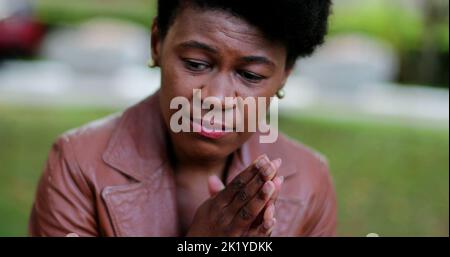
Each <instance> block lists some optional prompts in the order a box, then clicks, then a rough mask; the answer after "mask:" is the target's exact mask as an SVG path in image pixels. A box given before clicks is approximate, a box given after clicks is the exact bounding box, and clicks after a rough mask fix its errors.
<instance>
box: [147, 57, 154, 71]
mask: <svg viewBox="0 0 450 257" xmlns="http://www.w3.org/2000/svg"><path fill="white" fill-rule="evenodd" d="M147 66H148V67H149V68H151V69H153V68H155V67H156V63H155V60H153V58H150V59H149V60H148V62H147Z"/></svg>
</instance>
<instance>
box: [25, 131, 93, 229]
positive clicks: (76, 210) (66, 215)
mask: <svg viewBox="0 0 450 257" xmlns="http://www.w3.org/2000/svg"><path fill="white" fill-rule="evenodd" d="M93 197H94V196H93V193H92V190H91V189H90V187H89V184H88V182H87V180H86V179H85V178H84V177H83V174H82V173H81V170H80V167H79V166H78V164H77V162H76V158H75V156H74V153H73V151H72V150H71V147H70V141H69V139H68V137H65V136H63V137H61V138H59V139H58V140H57V142H56V143H54V144H53V147H52V149H51V151H50V154H49V157H48V161H47V164H46V167H45V169H44V173H43V175H42V177H41V179H40V182H39V185H38V189H37V193H36V199H35V202H34V205H33V208H32V212H31V217H30V221H29V234H30V235H31V236H67V235H68V234H73V233H75V234H77V235H79V236H97V234H98V233H97V228H96V218H95V208H94V202H93Z"/></svg>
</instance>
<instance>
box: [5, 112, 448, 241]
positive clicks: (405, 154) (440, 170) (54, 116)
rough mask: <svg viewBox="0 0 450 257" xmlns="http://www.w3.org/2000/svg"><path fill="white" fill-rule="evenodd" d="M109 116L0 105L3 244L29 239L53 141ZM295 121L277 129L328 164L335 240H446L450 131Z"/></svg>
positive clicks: (285, 121) (286, 119)
mask: <svg viewBox="0 0 450 257" xmlns="http://www.w3.org/2000/svg"><path fill="white" fill-rule="evenodd" d="M109 113H111V111H110V110H92V109H87V108H86V109H77V108H64V109H46V108H24V107H11V106H1V105H0V236H10V235H12V236H22V235H26V229H27V219H28V215H29V211H30V208H31V204H32V201H33V197H34V193H35V189H36V184H37V181H38V179H39V176H40V173H41V170H42V168H43V165H44V163H45V159H46V156H47V153H48V150H49V148H50V146H51V143H52V142H53V140H54V139H55V137H56V136H57V135H58V134H60V133H62V132H63V131H66V130H68V129H70V128H73V127H77V126H80V125H82V124H84V123H86V122H88V121H91V120H93V119H96V118H100V117H102V116H105V115H107V114H109ZM295 116H297V117H294V118H292V117H283V118H282V119H281V120H280V122H281V128H282V130H283V131H285V132H287V133H288V134H289V135H290V136H292V137H294V138H297V139H299V140H301V141H302V142H304V143H306V144H308V145H311V146H313V147H314V148H316V149H318V150H319V151H321V152H322V153H324V154H325V155H326V156H327V157H328V159H329V162H330V165H331V171H332V175H333V177H334V180H335V184H336V188H337V195H338V201H339V229H338V230H339V235H345V236H365V235H366V234H368V233H370V232H374V233H378V234H380V235H381V236H414V235H420V236H448V234H449V231H448V225H449V223H448V221H449V212H448V206H449V199H448V196H449V191H448V190H449V159H448V156H449V137H448V130H446V129H443V130H441V129H424V128H413V127H410V126H408V125H401V124H380V123H374V122H367V121H365V122H358V121H340V120H336V119H325V118H317V117H314V116H306V115H299V114H298V115H295Z"/></svg>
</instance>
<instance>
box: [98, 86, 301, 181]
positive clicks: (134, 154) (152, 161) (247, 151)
mask: <svg viewBox="0 0 450 257" xmlns="http://www.w3.org/2000/svg"><path fill="white" fill-rule="evenodd" d="M167 131H168V128H167V127H166V126H165V123H164V121H163V118H162V115H161V109H160V105H159V91H158V92H156V93H155V94H154V95H152V96H150V97H148V98H147V99H145V100H143V101H142V102H140V103H138V104H137V105H135V106H133V107H131V108H129V109H128V110H127V111H125V113H124V114H123V115H122V118H121V119H120V121H119V125H118V127H117V128H116V130H115V131H114V132H113V134H112V136H111V139H110V140H109V143H108V146H107V148H106V150H105V152H104V154H103V160H104V161H105V162H106V163H107V164H108V165H110V166H112V167H113V168H115V169H117V170H119V171H121V172H122V173H124V174H126V175H127V176H129V177H131V178H133V179H135V180H137V181H146V180H153V179H156V178H157V177H158V174H160V175H161V173H159V172H155V171H157V170H159V169H161V168H162V167H163V166H164V165H165V164H166V162H167V161H168V160H169V158H168V156H167V142H168V140H167V138H168V133H167ZM258 136H259V135H258V134H254V135H253V136H252V137H251V138H250V139H249V140H248V141H247V142H246V143H244V144H243V145H242V147H241V148H240V149H239V150H237V151H236V152H234V153H233V157H232V161H231V165H230V168H229V170H228V176H227V180H226V183H227V184H228V183H229V182H231V180H232V179H233V178H234V177H235V176H237V175H238V174H239V173H240V172H241V171H242V170H244V169H245V168H246V167H248V166H249V165H250V164H251V163H252V162H253V160H255V159H256V158H257V157H258V156H260V155H261V154H264V153H266V154H268V155H269V157H270V158H278V156H276V151H273V148H271V147H270V146H269V147H261V144H259V142H258ZM279 157H282V156H279ZM279 172H280V174H281V175H284V176H285V178H288V177H290V176H292V175H294V174H295V173H296V167H289V166H287V165H283V166H282V168H281V169H280V171H279Z"/></svg>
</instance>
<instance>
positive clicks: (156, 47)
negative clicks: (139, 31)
mask: <svg viewBox="0 0 450 257" xmlns="http://www.w3.org/2000/svg"><path fill="white" fill-rule="evenodd" d="M151 48H152V59H153V61H154V62H155V65H156V66H159V57H160V54H161V36H160V33H159V28H158V18H157V17H155V18H154V19H153V24H152V32H151Z"/></svg>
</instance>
